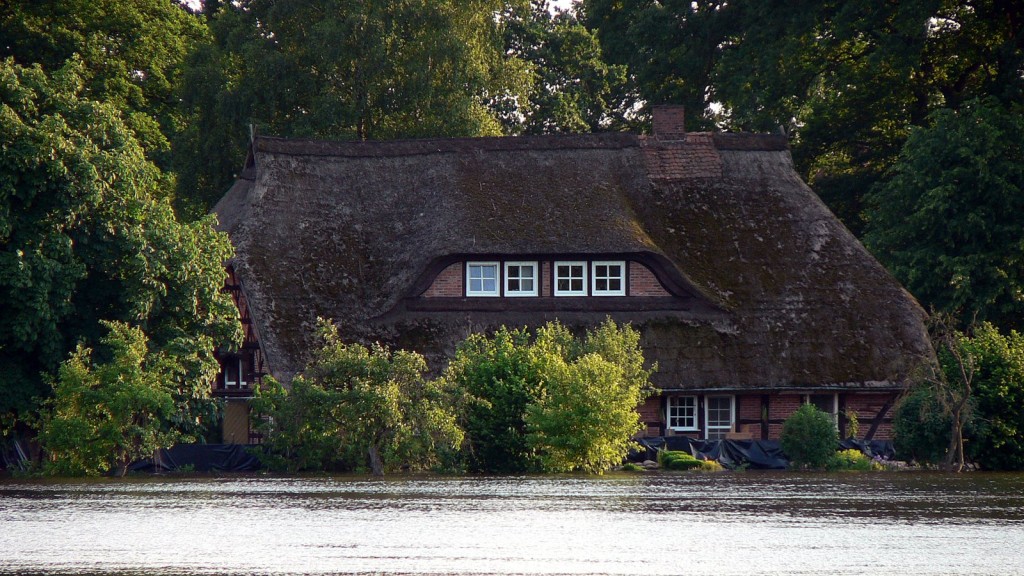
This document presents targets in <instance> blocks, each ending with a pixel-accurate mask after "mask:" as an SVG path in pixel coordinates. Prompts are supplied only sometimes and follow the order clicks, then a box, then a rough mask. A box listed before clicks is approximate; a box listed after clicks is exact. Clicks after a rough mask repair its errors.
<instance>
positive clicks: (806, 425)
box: [780, 404, 839, 468]
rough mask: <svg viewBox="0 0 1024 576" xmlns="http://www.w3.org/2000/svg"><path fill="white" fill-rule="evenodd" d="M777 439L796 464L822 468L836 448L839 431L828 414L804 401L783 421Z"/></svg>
mask: <svg viewBox="0 0 1024 576" xmlns="http://www.w3.org/2000/svg"><path fill="white" fill-rule="evenodd" d="M780 440H781V443H782V451H783V452H785V453H786V456H788V457H789V459H790V460H791V461H792V462H793V464H794V465H795V466H808V467H811V468H824V467H825V466H826V465H827V464H828V462H829V459H830V458H831V457H832V455H833V454H834V453H835V451H836V445H837V444H838V443H839V433H838V432H837V431H836V426H835V423H834V422H833V421H832V417H831V416H829V415H828V414H826V413H824V412H822V411H821V410H818V409H817V408H816V407H814V405H812V404H804V405H803V406H801V407H800V408H799V409H798V410H797V411H796V412H794V413H793V414H792V415H791V416H790V417H789V418H787V419H786V421H785V422H784V423H783V424H782V436H781V438H780Z"/></svg>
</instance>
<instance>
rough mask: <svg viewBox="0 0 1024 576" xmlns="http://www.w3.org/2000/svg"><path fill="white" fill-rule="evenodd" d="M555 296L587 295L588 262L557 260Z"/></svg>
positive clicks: (555, 266)
mask: <svg viewBox="0 0 1024 576" xmlns="http://www.w3.org/2000/svg"><path fill="white" fill-rule="evenodd" d="M554 269H555V274H554V276H555V296H586V295H587V263H586V262H555V265H554Z"/></svg>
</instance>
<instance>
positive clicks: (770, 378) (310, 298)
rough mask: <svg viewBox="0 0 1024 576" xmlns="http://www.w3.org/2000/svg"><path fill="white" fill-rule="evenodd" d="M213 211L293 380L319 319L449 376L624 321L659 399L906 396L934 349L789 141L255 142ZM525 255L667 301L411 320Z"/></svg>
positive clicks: (279, 365) (278, 361)
mask: <svg viewBox="0 0 1024 576" xmlns="http://www.w3.org/2000/svg"><path fill="white" fill-rule="evenodd" d="M215 211H216V213H217V214H218V216H219V218H220V221H221V226H222V228H223V229H224V230H226V231H227V232H228V233H229V234H230V236H231V239H232V242H233V243H234V245H235V247H236V250H237V254H236V257H235V259H234V261H233V263H232V264H233V265H234V267H235V270H236V273H237V275H238V277H239V278H240V279H241V282H242V284H243V290H244V293H245V295H246V297H247V298H248V302H249V306H250V310H251V313H252V315H253V318H254V320H255V322H256V327H257V330H258V333H259V335H260V339H261V344H262V346H263V348H264V353H265V357H266V360H267V362H268V363H269V368H270V370H271V372H272V373H273V374H274V375H275V376H276V377H278V378H280V379H283V380H285V381H287V380H289V379H290V378H291V376H292V375H293V374H294V373H295V372H297V371H298V370H300V369H301V368H302V366H303V364H304V362H305V360H306V358H307V357H308V356H307V352H308V349H309V347H310V346H311V345H312V344H313V343H312V342H311V336H312V333H313V330H312V328H313V326H314V324H315V321H316V318H317V317H318V316H320V317H326V318H333V319H334V320H336V321H337V323H338V324H339V326H340V329H341V332H342V335H343V336H344V337H346V338H348V339H351V340H359V341H371V340H381V341H385V342H388V343H390V344H392V345H396V346H402V347H407V348H413V349H417V350H419V351H421V352H423V353H425V354H426V355H427V356H428V359H430V360H432V361H433V363H434V366H435V367H438V366H440V365H441V363H442V361H443V358H444V357H445V356H446V355H448V354H451V353H452V351H453V350H454V347H455V345H456V344H457V343H458V341H460V340H461V339H462V338H464V337H465V336H466V335H467V334H469V333H470V332H473V331H479V330H489V329H493V328H495V327H497V326H499V325H501V324H506V325H512V326H521V325H525V324H529V325H536V324H539V323H541V322H544V321H546V320H549V319H553V318H559V319H560V320H562V321H563V323H566V324H569V325H570V326H583V325H587V324H592V323H594V322H595V321H600V320H602V319H603V318H604V317H605V316H606V315H610V316H612V317H613V318H615V319H616V320H621V321H630V322H632V323H633V325H634V326H635V327H637V328H639V329H640V330H641V332H642V334H643V342H644V345H645V348H646V350H647V354H648V357H649V358H650V359H651V360H656V361H657V362H658V365H659V369H658V372H657V373H656V375H655V377H654V379H655V382H656V383H657V384H658V385H659V386H661V387H663V388H666V389H676V388H703V389H744V388H765V389H782V388H823V387H824V388H844V387H853V388H863V387H873V388H886V389H889V388H896V387H898V386H899V385H900V383H901V382H902V381H903V380H904V379H905V378H906V377H907V375H908V374H909V372H910V370H911V369H912V367H913V365H914V364H915V363H916V362H917V361H918V359H919V358H920V357H922V356H924V355H926V354H927V350H928V345H927V341H926V335H925V330H924V327H923V318H924V313H923V312H922V310H921V309H920V307H919V306H918V305H917V303H916V302H915V301H914V300H913V299H912V298H911V297H910V296H909V295H908V294H907V293H906V292H905V291H904V290H903V289H902V288H901V287H900V286H899V284H898V283H897V282H896V281H895V280H894V279H893V278H892V277H891V276H890V275H889V274H888V273H887V272H886V271H885V270H884V269H883V268H882V266H881V265H880V264H878V262H877V261H875V260H874V258H872V257H871V256H870V255H869V254H868V253H867V251H866V250H865V249H864V248H863V247H862V246H861V245H860V244H859V243H858V242H857V241H856V239H855V238H854V237H853V236H852V235H851V234H850V233H849V232H848V231H847V230H846V228H844V227H843V225H842V224H841V223H840V222H839V221H838V220H837V219H836V218H835V217H834V216H833V215H832V214H831V213H830V212H829V211H828V209H827V208H826V207H825V206H824V205H823V204H822V202H821V201H820V200H819V199H818V198H817V197H816V196H815V195H814V193H813V192H812V191H811V190H810V189H809V188H808V187H807V186H806V185H805V184H804V183H803V182H802V181H801V180H800V178H799V177H798V175H797V174H796V172H795V171H794V169H793V166H792V160H791V158H790V154H789V151H788V148H787V146H786V142H785V140H784V139H782V138H780V137H777V136H754V135H738V134H715V135H712V134H687V135H685V136H681V137H680V139H677V140H662V139H659V138H657V137H640V136H635V135H628V134H610V135H581V136H546V137H515V138H476V139H445V140H419V141H396V142H320V141H306V140H284V139H277V138H266V137H258V138H256V139H255V141H254V142H253V146H252V153H251V155H250V161H249V165H248V166H247V168H246V171H245V172H244V173H243V177H242V178H241V179H240V180H239V181H238V182H237V183H236V185H235V186H234V187H233V188H232V189H231V190H230V191H229V192H228V193H227V195H226V196H225V197H224V199H223V200H221V202H220V203H219V204H218V205H217V207H216V208H215ZM517 254H522V255H529V256H530V257H533V258H535V259H542V258H543V256H544V255H556V254H557V255H566V254H570V255H578V256H586V255H616V256H621V257H624V258H628V259H631V260H641V261H645V262H650V263H652V265H653V267H654V268H655V269H656V270H658V271H659V279H660V280H661V281H662V283H663V284H665V285H666V286H667V287H669V288H670V291H671V292H672V294H673V297H672V298H652V299H650V300H647V301H645V302H644V303H642V304H640V305H634V304H635V303H631V305H629V306H619V307H617V308H615V309H612V310H601V309H590V308H587V309H580V308H578V307H577V308H573V307H572V306H568V307H567V306H563V303H562V302H561V301H560V300H559V299H557V298H546V299H536V301H534V302H532V303H531V304H530V306H528V307H526V308H523V307H520V308H517V309H515V310H511V309H504V308H502V304H501V303H500V302H499V303H497V304H495V303H494V302H493V301H492V302H490V303H487V304H488V305H487V306H480V307H473V306H468V307H466V306H463V307H457V308H453V309H444V308H437V307H434V308H424V307H422V306H417V305H416V303H417V302H419V301H420V300H421V299H420V298H419V296H420V294H421V293H422V291H423V289H424V287H425V285H426V284H429V281H430V279H432V278H433V276H434V275H435V274H436V273H437V272H438V271H439V270H440V269H441V268H443V266H444V265H445V264H446V263H449V262H454V261H458V260H460V259H466V258H473V257H477V256H479V257H486V256H493V255H506V256H508V255H517Z"/></svg>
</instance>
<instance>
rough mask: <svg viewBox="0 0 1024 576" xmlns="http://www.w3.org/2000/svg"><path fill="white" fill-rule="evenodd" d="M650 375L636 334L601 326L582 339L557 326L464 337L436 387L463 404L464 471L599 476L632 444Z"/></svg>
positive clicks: (611, 325) (608, 324) (624, 328)
mask: <svg viewBox="0 0 1024 576" xmlns="http://www.w3.org/2000/svg"><path fill="white" fill-rule="evenodd" d="M650 374H651V371H650V370H647V369H645V368H644V366H643V353H642V351H641V349H640V335H639V333H637V332H636V331H635V330H633V329H632V328H630V327H629V326H621V327H620V326H618V325H617V324H616V323H615V322H613V321H611V320H610V319H609V320H607V321H605V322H604V323H603V324H601V325H600V326H598V327H597V328H595V329H593V330H588V331H587V332H586V334H585V335H584V337H583V338H576V337H574V336H573V334H572V333H571V332H570V331H569V329H568V328H566V327H565V326H563V325H562V324H559V323H558V322H552V323H548V324H547V325H545V326H543V327H541V328H539V329H538V330H537V332H536V338H533V339H531V337H530V334H529V332H528V331H526V330H525V329H523V330H508V329H506V328H501V329H500V330H498V331H497V332H495V334H494V335H493V336H492V337H490V338H488V337H486V336H483V335H473V336H470V337H469V338H468V339H466V341H465V342H463V343H462V344H461V345H460V346H459V349H458V350H457V352H456V356H455V358H454V359H453V360H452V361H451V363H450V364H449V365H448V368H447V370H446V371H445V374H444V378H443V380H444V382H445V383H446V384H447V385H448V386H450V387H451V388H452V389H453V390H458V391H459V392H460V393H461V395H462V396H463V397H464V398H465V405H466V409H465V410H464V411H463V413H462V423H463V429H464V430H465V431H466V446H467V451H468V460H469V467H470V469H472V470H475V471H481V472H519V471H545V472H569V471H583V472H595V473H600V472H601V471H603V470H606V469H608V468H611V467H612V466H613V465H616V464H619V463H621V462H622V461H623V460H624V459H625V457H626V454H627V453H628V451H629V449H630V448H631V447H632V446H633V445H634V444H635V443H634V442H633V440H632V436H633V435H634V434H636V433H637V432H638V431H639V430H640V428H641V424H640V416H639V413H638V412H637V410H636V408H637V405H638V404H640V403H641V402H642V401H643V400H644V398H645V397H646V396H647V394H648V393H649V392H650V390H651V387H650V384H649V383H648V378H649V376H650Z"/></svg>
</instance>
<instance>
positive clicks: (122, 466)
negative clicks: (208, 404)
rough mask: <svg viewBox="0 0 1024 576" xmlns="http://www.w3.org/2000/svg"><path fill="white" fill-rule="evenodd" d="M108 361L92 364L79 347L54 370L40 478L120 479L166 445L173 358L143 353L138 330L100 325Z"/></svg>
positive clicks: (42, 425) (171, 434) (170, 431)
mask: <svg viewBox="0 0 1024 576" xmlns="http://www.w3.org/2000/svg"><path fill="white" fill-rule="evenodd" d="M103 324H104V326H105V327H106V328H107V329H108V330H109V333H108V335H107V336H106V337H104V338H103V340H102V344H103V346H104V347H105V348H106V349H107V350H106V352H107V355H109V356H110V361H108V362H99V363H94V362H93V359H92V356H93V354H92V350H90V349H89V348H85V347H83V346H79V347H78V348H77V349H76V350H75V352H74V353H73V354H72V355H71V358H70V359H68V360H67V361H66V362H64V363H63V364H61V366H60V370H59V372H58V376H57V378H56V379H55V380H54V382H53V397H52V398H50V399H49V400H47V401H46V403H45V404H44V406H43V409H42V411H41V416H40V420H39V423H38V428H39V441H40V443H41V444H42V447H43V449H44V451H45V454H46V458H45V460H44V463H43V472H44V473H47V474H52V475H58V476H96V475H100V474H104V473H107V472H118V473H119V474H121V475H124V473H125V471H126V470H127V467H128V465H129V464H131V463H132V462H133V461H135V460H138V459H140V458H144V457H148V456H152V455H153V452H154V451H155V450H156V449H158V448H166V447H169V446H170V445H172V444H173V443H174V442H175V441H176V440H177V439H178V438H179V435H178V434H177V433H175V431H174V428H173V427H172V426H170V425H169V424H170V421H171V419H172V418H174V416H175V414H176V408H175V394H174V393H175V389H176V387H175V385H176V375H177V373H180V372H181V371H182V370H183V368H182V367H181V366H180V365H179V364H178V361H177V359H175V358H173V357H172V356H168V355H166V354H154V353H151V352H149V351H148V350H147V347H146V343H147V339H146V335H145V334H143V332H142V330H140V329H138V328H134V327H131V326H128V325H127V324H124V323H121V322H104V323H103Z"/></svg>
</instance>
